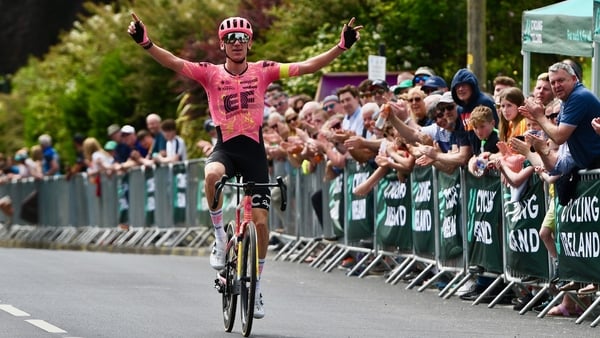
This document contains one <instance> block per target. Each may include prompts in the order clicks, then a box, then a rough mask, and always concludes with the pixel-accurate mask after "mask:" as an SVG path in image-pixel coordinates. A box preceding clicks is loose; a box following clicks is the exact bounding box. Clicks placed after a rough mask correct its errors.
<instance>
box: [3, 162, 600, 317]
mask: <svg viewBox="0 0 600 338" xmlns="http://www.w3.org/2000/svg"><path fill="white" fill-rule="evenodd" d="M203 165H204V161H203V160H194V161H187V162H183V163H178V164H173V165H168V166H157V167H152V168H136V169H133V170H130V171H129V172H127V173H126V174H124V175H119V176H116V175H113V176H107V175H102V176H101V178H100V182H99V183H98V182H92V181H90V180H89V178H88V177H87V176H86V175H85V174H81V175H76V176H74V177H73V178H72V179H71V180H68V181H67V180H66V179H65V177H51V178H45V179H44V180H42V181H33V180H16V181H14V182H12V183H10V184H4V185H0V195H2V196H3V195H9V196H10V197H11V199H12V200H13V205H14V208H15V215H14V217H13V219H12V223H13V224H14V225H13V226H12V227H11V228H10V229H6V227H3V228H2V229H0V241H4V242H6V241H13V242H16V241H22V242H23V241H24V242H28V241H29V242H34V243H40V242H45V243H48V242H53V243H56V242H58V243H63V244H70V245H81V246H90V245H91V246H124V247H179V246H183V247H191V248H200V247H203V246H207V245H208V244H209V242H210V241H211V240H212V227H211V226H208V224H210V220H209V217H208V212H207V211H208V207H207V202H206V200H205V198H204V189H203V188H204V183H203V175H202V171H203V170H202V168H203ZM324 170H325V167H324V163H321V164H319V166H318V167H317V170H316V172H314V173H311V174H305V173H303V172H302V170H300V169H299V168H292V167H291V166H290V165H289V164H288V163H286V162H281V163H275V164H274V166H273V173H272V174H273V176H278V175H281V176H285V177H286V181H287V183H288V190H287V193H288V196H287V197H288V208H289V209H288V211H287V212H286V213H283V214H279V215H278V214H276V213H275V212H274V210H275V209H277V208H272V209H271V210H273V212H272V213H271V215H270V218H271V221H272V224H273V227H274V228H281V229H282V232H283V233H282V234H280V236H281V238H283V239H284V242H285V246H284V247H283V248H281V250H280V251H279V252H278V253H277V255H276V256H275V259H282V260H289V261H297V262H298V263H301V262H303V261H304V259H305V258H306V257H307V256H308V255H311V254H314V255H315V257H314V259H313V260H312V262H311V263H310V266H312V267H314V268H319V269H321V270H322V271H326V272H328V271H331V270H332V269H333V268H334V267H335V266H337V265H338V263H340V261H341V260H342V259H343V258H344V257H345V256H346V255H348V254H353V255H355V256H356V257H357V258H358V260H357V261H358V262H357V264H356V265H355V266H354V267H353V268H352V269H350V270H349V271H348V273H347V275H358V276H359V277H364V276H365V275H366V274H367V273H368V272H369V270H371V269H372V268H373V267H374V266H375V265H376V264H379V263H382V262H384V263H385V264H384V265H386V267H387V268H388V270H389V271H388V273H389V275H388V277H387V279H386V282H388V283H395V282H397V281H398V280H399V279H400V278H402V277H403V276H404V275H405V274H406V273H407V272H408V271H410V270H411V269H412V267H413V266H414V264H417V263H419V264H424V265H425V267H424V269H423V270H422V272H421V274H419V275H418V276H417V277H416V278H414V279H413V281H412V282H411V283H410V285H409V287H408V288H412V287H413V286H415V285H416V283H417V282H418V281H419V280H421V279H422V278H424V275H425V273H427V272H428V271H434V270H437V273H435V274H434V275H433V277H432V278H430V279H429V280H428V281H427V282H426V283H424V284H423V285H422V286H421V287H420V288H419V291H423V289H425V288H427V287H428V286H430V285H431V283H433V282H434V281H435V280H437V279H439V278H440V277H441V276H443V275H447V276H449V277H450V281H449V282H448V283H447V285H446V287H445V288H444V289H443V290H441V292H440V293H439V296H440V297H442V296H443V297H444V298H449V297H451V296H452V295H453V294H454V292H455V291H456V290H457V289H458V288H459V287H460V286H461V285H462V284H464V283H465V282H466V281H467V280H468V279H469V278H471V277H473V276H474V275H475V274H477V275H479V274H482V273H483V274H484V275H486V274H488V273H491V276H493V277H494V278H495V280H494V282H493V283H492V284H491V285H490V286H489V287H488V288H487V289H486V290H485V291H484V293H483V294H482V295H481V296H480V297H479V298H478V299H477V300H476V301H475V302H473V305H476V304H478V303H479V301H480V299H481V297H483V296H485V295H486V294H487V293H489V292H490V291H491V290H492V288H494V287H496V286H497V285H498V284H499V283H501V282H505V283H508V286H507V287H505V288H504V289H503V290H502V292H501V293H500V294H499V295H498V296H497V297H496V298H495V299H494V300H493V301H492V302H491V303H490V305H489V306H490V307H492V306H494V304H496V303H497V302H498V300H499V298H500V297H501V296H502V295H503V294H504V293H505V292H508V291H509V290H510V289H511V288H513V287H516V288H524V287H526V286H525V285H524V282H523V280H522V279H523V278H524V277H525V276H535V277H539V278H540V279H541V281H542V282H541V283H539V285H540V286H541V287H542V292H544V291H548V290H549V289H548V280H549V276H550V275H551V274H552V273H553V271H552V267H551V266H550V264H549V259H548V254H547V252H546V249H545V247H544V246H543V245H542V242H541V240H540V238H539V235H538V232H537V229H539V226H540V224H541V219H542V218H543V214H544V211H545V208H546V203H545V202H546V199H547V198H546V196H547V193H546V191H544V190H543V189H542V188H541V187H542V184H541V182H539V180H538V179H537V177H532V178H531V179H530V182H529V187H528V189H527V190H526V193H525V194H524V197H523V198H522V199H521V200H519V201H518V202H513V203H510V202H509V201H508V200H507V199H506V198H505V197H504V196H505V195H506V190H505V189H502V188H501V184H500V180H499V178H498V176H497V175H494V174H492V175H486V176H484V177H480V178H476V177H474V176H472V175H471V174H470V173H468V172H466V171H464V170H462V169H461V170H458V171H457V172H455V173H453V174H445V173H440V172H437V171H436V170H433V169H431V168H423V169H419V170H415V171H414V172H413V173H412V174H411V177H410V179H408V180H407V181H406V182H398V181H397V178H396V179H394V175H393V174H390V175H388V176H386V177H384V178H383V179H381V180H380V182H379V183H378V185H377V187H376V188H375V189H374V191H372V192H371V193H370V194H369V195H368V196H366V197H358V196H355V195H353V194H352V190H353V188H354V187H356V185H358V184H360V183H362V182H364V180H365V179H366V178H367V177H368V176H369V175H370V174H371V173H372V170H373V168H372V167H370V166H369V165H368V164H359V163H357V162H356V161H353V160H348V162H347V163H346V167H345V168H344V172H343V174H341V175H339V176H338V177H337V178H336V179H334V180H332V181H329V182H323V173H324ZM581 174H582V179H581V182H580V183H579V184H578V185H577V195H578V198H576V199H575V200H574V201H572V202H571V203H570V204H569V205H567V206H564V207H563V206H560V205H558V203H556V215H557V233H556V234H557V246H558V251H559V271H560V277H561V279H565V280H574V281H577V282H584V283H596V284H598V283H600V230H599V229H598V222H599V221H600V205H599V203H598V202H599V201H598V200H599V196H600V183H599V182H598V178H599V177H600V170H595V171H582V172H581ZM319 190H321V192H322V197H323V198H322V207H323V224H322V226H321V224H320V223H319V222H318V221H317V219H316V217H315V216H314V212H313V207H312V205H311V202H310V201H311V197H312V195H313V194H314V193H315V192H318V191H319ZM34 191H37V193H38V211H39V214H38V215H37V216H38V218H39V221H38V222H37V225H38V226H33V225H32V224H30V223H28V222H27V221H26V220H24V219H23V217H22V216H23V215H24V214H23V213H22V212H21V211H22V210H21V209H22V208H23V204H22V203H23V201H25V200H26V199H27V198H28V196H30V194H32V193H33V192H34ZM234 207H235V196H234V192H233V191H224V213H225V217H226V219H228V218H230V217H231V216H232V215H233V210H234ZM534 213H535V215H534ZM25 216H27V215H25ZM25 218H28V217H25ZM0 221H2V222H6V221H8V220H7V219H6V218H5V217H4V216H3V215H0ZM119 224H127V225H129V227H128V228H125V229H123V228H120V227H118V225H119ZM332 235H337V236H339V237H340V239H339V240H337V241H330V240H326V239H327V238H329V237H330V236H332ZM459 246H460V247H459ZM386 257H392V258H394V259H393V260H391V261H392V263H391V264H390V261H387V262H386V261H385V259H384V258H386ZM471 265H477V266H481V267H482V271H469V269H468V267H469V266H471ZM563 296H568V297H572V298H573V299H574V300H575V301H577V300H578V299H577V297H576V296H574V295H573V294H572V293H569V292H559V293H557V294H556V295H555V297H554V301H553V302H551V303H550V304H549V305H548V306H547V307H546V309H544V311H542V312H541V313H540V314H539V317H543V316H544V315H545V313H546V312H547V311H548V310H549V309H550V308H551V306H552V305H553V304H555V303H556V302H558V301H559V300H560V298H561V297H563ZM579 303H580V306H583V307H585V304H582V303H581V302H579ZM531 304H532V302H530V304H528V305H527V306H526V307H525V308H524V310H522V311H521V312H520V313H521V314H523V313H524V312H526V311H528V309H529V308H530V305H531ZM599 304H600V298H596V300H595V301H594V302H593V303H592V304H591V305H589V306H587V307H585V312H584V313H583V314H582V315H581V316H580V317H579V318H577V321H576V322H577V323H581V322H582V321H583V320H584V319H585V318H586V317H588V316H590V315H592V314H595V312H594V310H595V308H596V307H597V306H598V305H599ZM599 321H600V316H599V317H598V318H597V319H596V320H594V321H593V322H592V324H591V325H592V326H596V325H597V324H598V322H599Z"/></svg>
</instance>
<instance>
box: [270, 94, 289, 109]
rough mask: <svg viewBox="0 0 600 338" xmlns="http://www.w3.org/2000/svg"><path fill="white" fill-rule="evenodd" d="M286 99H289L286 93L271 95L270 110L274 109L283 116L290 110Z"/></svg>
mask: <svg viewBox="0 0 600 338" xmlns="http://www.w3.org/2000/svg"><path fill="white" fill-rule="evenodd" d="M288 98H289V97H288V94H287V93H286V92H279V93H276V94H273V97H272V102H273V105H272V109H274V110H275V111H277V112H278V113H279V114H281V115H285V112H286V111H287V110H288V109H289V108H290V105H289V101H288Z"/></svg>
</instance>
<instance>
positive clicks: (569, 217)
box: [555, 176, 600, 282]
mask: <svg viewBox="0 0 600 338" xmlns="http://www.w3.org/2000/svg"><path fill="white" fill-rule="evenodd" d="M577 196H578V197H577V198H576V199H574V200H572V201H571V202H570V203H569V204H568V205H566V206H561V205H560V203H558V201H556V203H555V205H557V206H558V207H557V209H556V216H557V217H556V233H557V241H558V245H557V249H558V251H559V254H558V270H559V277H560V279H564V280H575V281H579V282H598V281H600V234H599V233H600V201H599V197H598V196H600V183H599V182H598V181H597V180H594V181H591V180H585V176H582V180H581V181H580V182H579V183H578V184H577Z"/></svg>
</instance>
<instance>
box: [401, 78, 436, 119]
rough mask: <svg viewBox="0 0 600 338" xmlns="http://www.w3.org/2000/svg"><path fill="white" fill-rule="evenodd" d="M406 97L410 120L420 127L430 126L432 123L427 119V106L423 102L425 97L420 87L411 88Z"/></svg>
mask: <svg viewBox="0 0 600 338" xmlns="http://www.w3.org/2000/svg"><path fill="white" fill-rule="evenodd" d="M406 95H407V97H406V101H407V102H408V103H409V105H408V108H409V110H410V116H411V118H412V119H413V120H414V121H415V122H416V123H417V124H418V125H419V126H421V127H425V126H428V125H430V124H431V123H432V121H431V120H430V119H429V118H428V117H427V106H426V105H425V101H424V99H425V97H426V96H427V95H426V94H425V93H424V92H423V91H422V90H421V87H414V88H411V89H410V90H409V91H408V94H406Z"/></svg>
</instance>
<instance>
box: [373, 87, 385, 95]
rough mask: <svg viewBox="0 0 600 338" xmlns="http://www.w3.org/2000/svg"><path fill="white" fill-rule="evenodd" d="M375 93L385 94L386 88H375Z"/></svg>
mask: <svg viewBox="0 0 600 338" xmlns="http://www.w3.org/2000/svg"><path fill="white" fill-rule="evenodd" d="M373 93H374V94H375V95H383V94H385V89H383V88H378V89H375V91H373Z"/></svg>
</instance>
